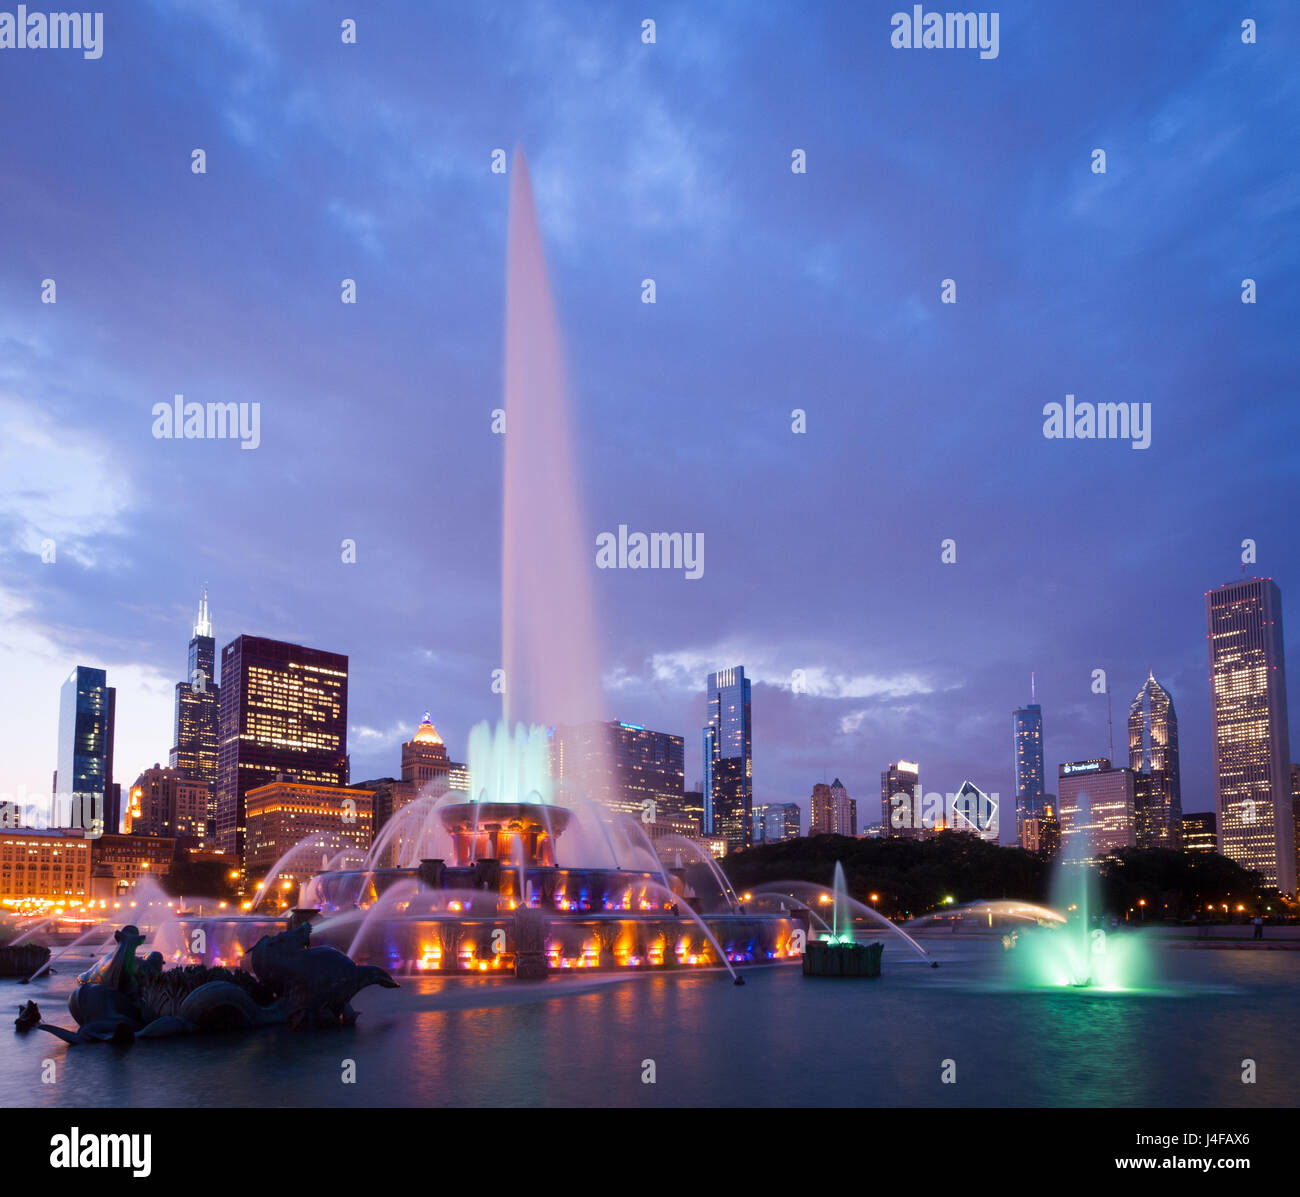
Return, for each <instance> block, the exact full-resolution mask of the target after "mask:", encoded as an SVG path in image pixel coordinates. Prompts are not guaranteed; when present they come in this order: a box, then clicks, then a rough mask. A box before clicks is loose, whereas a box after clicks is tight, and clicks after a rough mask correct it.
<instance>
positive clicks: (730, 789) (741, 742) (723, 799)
mask: <svg viewBox="0 0 1300 1197" xmlns="http://www.w3.org/2000/svg"><path fill="white" fill-rule="evenodd" d="M707 709H708V723H707V724H706V725H705V728H704V834H705V835H716V836H722V837H723V838H724V839H725V840H726V841H727V851H728V852H734V851H735V850H737V849H738V848H748V847H749V846H750V844H751V843H753V828H752V827H751V826H750V820H751V816H752V812H753V807H754V761H753V754H754V734H753V725H752V722H751V717H750V696H749V678H747V677H746V676H745V670H744V667H743V666H740V665H737V666H736V667H735V668H734V669H721V670H719V671H718V672H717V673H711V674H709V680H708V708H707Z"/></svg>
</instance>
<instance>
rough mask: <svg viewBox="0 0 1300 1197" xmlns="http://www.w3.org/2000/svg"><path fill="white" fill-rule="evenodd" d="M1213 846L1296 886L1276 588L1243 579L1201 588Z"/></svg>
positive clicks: (1286, 889) (1273, 881)
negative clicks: (1211, 761) (1215, 818)
mask: <svg viewBox="0 0 1300 1197" xmlns="http://www.w3.org/2000/svg"><path fill="white" fill-rule="evenodd" d="M1205 634H1206V642H1207V644H1208V646H1209V650H1210V688H1211V689H1210V708H1211V715H1212V717H1213V723H1214V809H1215V812H1216V813H1217V815H1218V824H1219V851H1220V852H1221V853H1222V854H1223V855H1224V856H1226V857H1228V858H1229V859H1230V860H1235V861H1236V862H1237V863H1238V864H1240V865H1242V866H1243V867H1245V868H1248V869H1256V870H1258V872H1260V873H1261V874H1263V876H1264V879H1265V880H1266V881H1267V882H1268V883H1269V884H1270V885H1276V886H1277V887H1278V889H1280V890H1281V891H1282V892H1283V893H1295V888H1296V851H1295V814H1294V811H1293V809H1292V798H1291V771H1290V758H1291V748H1290V739H1289V730H1288V727H1287V711H1286V661H1285V659H1284V655H1283V651H1282V592H1281V591H1280V590H1279V589H1278V586H1277V583H1275V582H1274V581H1273V580H1272V579H1271V578H1243V579H1242V580H1241V581H1239V582H1229V583H1228V584H1227V585H1226V586H1220V587H1219V588H1218V589H1217V590H1210V591H1207V592H1206V595H1205Z"/></svg>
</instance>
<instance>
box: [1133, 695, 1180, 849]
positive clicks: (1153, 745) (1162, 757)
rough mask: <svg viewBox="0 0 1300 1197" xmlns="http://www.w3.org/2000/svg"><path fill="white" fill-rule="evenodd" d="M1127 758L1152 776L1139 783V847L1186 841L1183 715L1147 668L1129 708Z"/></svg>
mask: <svg viewBox="0 0 1300 1197" xmlns="http://www.w3.org/2000/svg"><path fill="white" fill-rule="evenodd" d="M1128 763H1129V768H1130V769H1132V770H1133V772H1134V774H1136V775H1138V776H1139V777H1141V778H1144V779H1149V780H1145V781H1143V782H1142V784H1141V785H1140V786H1139V790H1140V792H1141V793H1142V794H1143V798H1142V801H1140V802H1139V803H1138V809H1137V811H1136V818H1137V825H1138V826H1137V843H1138V847H1139V848H1180V847H1181V846H1182V829H1183V798H1182V790H1181V788H1180V782H1179V777H1178V715H1177V713H1176V712H1175V711H1174V700H1173V699H1172V698H1170V697H1169V691H1168V690H1166V689H1165V688H1164V687H1163V686H1162V685H1161V684H1160V683H1159V682H1158V681H1156V678H1155V674H1154V673H1152V672H1151V671H1150V670H1148V671H1147V680H1146V681H1145V682H1143V683H1142V688H1141V689H1140V690H1139V691H1138V692H1137V697H1136V698H1134V699H1133V705H1132V706H1130V707H1129V712H1128Z"/></svg>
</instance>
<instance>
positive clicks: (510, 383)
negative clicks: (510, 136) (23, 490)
mask: <svg viewBox="0 0 1300 1197" xmlns="http://www.w3.org/2000/svg"><path fill="white" fill-rule="evenodd" d="M511 174H512V179H511V188H510V232H509V243H508V246H507V266H506V337H505V414H506V426H505V427H506V432H505V488H504V489H505V494H504V508H503V516H504V518H503V527H502V554H503V561H502V602H501V642H502V653H503V658H504V664H505V684H506V690H505V696H506V697H505V715H506V721H507V723H513V722H515V721H532V722H537V723H545V724H547V725H549V726H556V725H560V724H566V723H581V722H586V721H589V720H594V719H599V718H601V717H602V715H603V705H604V704H603V699H602V694H601V685H600V678H601V669H600V661H599V656H598V653H597V651H596V631H595V614H594V605H593V601H592V594H591V570H592V569H593V568H594V564H593V563H594V557H593V554H592V551H589V550H588V543H589V541H588V537H587V536H586V534H585V532H584V525H583V520H582V515H581V504H580V502H579V497H578V486H577V469H576V462H575V457H574V451H573V444H574V438H573V420H572V416H571V413H570V410H569V388H568V381H567V377H566V370H565V365H564V353H563V349H562V345H561V338H560V330H559V324H558V321H557V319H556V314H555V306H554V303H553V301H552V299H551V289H550V283H549V281H548V276H547V269H546V258H545V254H544V252H543V249H542V238H541V231H540V229H539V227H538V223H537V212H536V208H535V207H534V203H533V191H532V185H531V182H530V180H529V175H528V163H527V162H526V160H525V158H524V154H523V151H522V150H521V149H516V150H515V154H514V161H513V163H512V165H511ZM592 543H594V542H592ZM586 788H587V790H588V792H591V791H592V787H591V786H589V785H588V786H587V787H586Z"/></svg>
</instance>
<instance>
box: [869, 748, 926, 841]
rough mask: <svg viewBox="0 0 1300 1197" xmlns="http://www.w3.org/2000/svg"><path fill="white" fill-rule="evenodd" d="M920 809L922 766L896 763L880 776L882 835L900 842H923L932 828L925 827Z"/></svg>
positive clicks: (911, 762) (913, 763)
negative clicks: (921, 840) (903, 840)
mask: <svg viewBox="0 0 1300 1197" xmlns="http://www.w3.org/2000/svg"><path fill="white" fill-rule="evenodd" d="M920 806H921V766H920V765H919V764H918V763H917V762H916V761H897V762H894V763H892V764H890V766H889V768H887V769H885V770H883V771H882V772H881V774H880V826H881V830H882V834H884V835H887V836H899V837H900V838H902V839H914V840H919V839H924V838H925V837H926V835H928V834H929V833H930V832H931V830H932V829H930V828H927V827H925V826H924V824H923V821H922V816H923V813H924V812H923V811H922V810H921V809H920Z"/></svg>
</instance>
